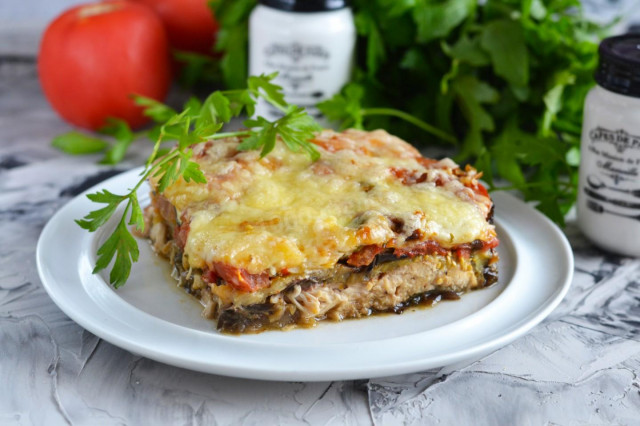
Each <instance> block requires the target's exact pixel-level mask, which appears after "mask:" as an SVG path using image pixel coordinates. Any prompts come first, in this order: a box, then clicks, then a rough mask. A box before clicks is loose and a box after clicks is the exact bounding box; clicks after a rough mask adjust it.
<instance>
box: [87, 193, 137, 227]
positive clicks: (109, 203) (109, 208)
mask: <svg viewBox="0 0 640 426" xmlns="http://www.w3.org/2000/svg"><path fill="white" fill-rule="evenodd" d="M87 198H88V199H89V200H91V201H93V202H94V203H100V204H106V206H105V207H103V208H101V209H98V210H94V211H92V212H90V213H88V214H87V215H86V216H85V217H84V218H83V219H81V220H76V223H77V224H78V225H80V227H81V228H84V229H87V230H88V231H90V232H94V231H95V230H97V229H98V228H100V227H101V226H102V225H104V224H105V223H106V222H107V220H109V218H110V217H111V216H112V215H113V213H114V212H115V211H116V209H117V208H118V205H119V204H120V203H121V202H122V201H123V200H124V199H126V196H122V195H116V194H113V193H111V192H109V191H107V190H106V189H103V190H102V191H99V192H96V193H94V194H87Z"/></svg>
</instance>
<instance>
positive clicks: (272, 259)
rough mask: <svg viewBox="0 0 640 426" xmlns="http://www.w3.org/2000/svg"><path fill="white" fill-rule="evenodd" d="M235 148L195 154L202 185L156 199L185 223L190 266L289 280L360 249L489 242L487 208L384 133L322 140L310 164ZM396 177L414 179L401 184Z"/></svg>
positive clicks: (282, 151) (331, 135)
mask: <svg viewBox="0 0 640 426" xmlns="http://www.w3.org/2000/svg"><path fill="white" fill-rule="evenodd" d="M239 142H240V140H238V139H236V138H231V139H226V140H220V141H215V142H211V143H207V144H201V145H198V146H196V147H194V151H195V154H194V157H193V158H194V161H196V162H198V163H199V164H200V167H201V168H202V171H203V172H204V174H205V176H206V178H207V183H206V184H197V183H193V182H192V183H187V182H185V181H183V180H182V179H180V180H179V181H178V182H176V183H175V184H174V185H172V186H170V187H169V188H167V190H166V191H165V192H164V197H166V198H167V200H168V201H169V202H170V203H171V204H172V205H173V206H175V208H176V210H177V212H176V213H177V217H178V218H181V220H182V221H185V220H186V221H188V223H189V228H190V230H189V233H188V236H187V239H186V245H185V247H184V254H185V258H186V259H188V263H189V266H190V267H193V268H206V267H211V265H212V264H213V263H214V262H222V263H225V264H227V265H231V266H234V267H237V268H243V269H246V270H247V271H248V272H250V273H253V274H258V273H262V272H264V271H267V272H269V275H271V276H274V275H276V274H279V273H282V271H287V273H292V274H295V273H302V272H304V271H306V272H308V271H313V270H320V269H326V268H331V267H333V266H334V265H335V264H336V262H337V261H338V260H339V259H341V258H343V257H344V256H346V255H349V254H350V253H353V252H354V251H355V250H357V249H358V248H359V247H361V246H365V245H370V244H375V245H386V246H388V247H401V246H402V245H403V244H404V243H405V240H406V239H407V238H409V237H411V236H412V235H414V236H415V232H416V231H419V232H420V234H421V235H422V239H429V240H434V241H436V242H437V243H439V244H440V245H441V246H442V247H444V248H449V247H453V246H456V245H458V244H463V243H468V242H471V241H474V240H483V241H488V240H490V239H492V238H493V237H495V229H494V227H493V225H491V224H489V223H488V222H487V220H486V219H487V217H488V215H489V210H490V208H491V201H490V200H489V198H488V197H486V196H483V195H481V194H478V193H477V192H474V191H473V190H472V189H470V188H469V187H468V186H465V185H464V184H463V183H461V181H460V180H459V179H458V178H457V177H456V176H454V175H453V173H452V172H453V170H454V169H456V168H457V166H456V165H455V164H454V163H453V162H452V161H451V160H442V161H440V162H435V163H428V162H425V161H424V159H422V158H421V157H420V155H419V153H418V152H417V151H416V150H415V148H413V147H412V146H411V145H409V144H407V143H406V142H404V141H402V140H400V139H398V138H396V137H393V136H391V135H389V134H388V133H386V132H385V131H382V130H377V131H374V132H363V131H357V130H349V131H346V132H343V133H336V132H333V131H328V130H327V131H324V132H322V133H321V134H319V135H318V136H317V137H316V139H315V141H314V142H315V143H316V145H317V146H318V149H319V151H320V153H321V158H320V160H318V161H317V162H312V161H311V160H310V159H309V157H308V156H307V155H304V154H300V153H293V152H291V151H289V150H288V149H287V148H286V147H285V146H284V144H283V143H281V142H280V141H278V143H277V144H276V148H275V149H274V151H273V152H272V153H270V154H269V155H268V156H266V157H264V158H260V156H259V152H256V151H248V152H239V151H237V146H238V143H239ZM402 173H405V174H408V175H410V176H414V177H415V176H417V177H419V179H417V181H416V182H411V184H407V182H406V181H405V182H403V179H402V178H401V177H399V176H401V175H402ZM468 173H470V174H471V179H472V180H473V173H474V172H473V171H470V172H468ZM151 184H152V186H155V184H156V182H153V181H152V182H151ZM394 221H395V223H397V222H398V221H401V222H402V223H403V227H402V232H401V233H400V234H398V233H396V232H395V231H397V229H395V228H394V226H395V225H394Z"/></svg>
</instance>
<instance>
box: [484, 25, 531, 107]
mask: <svg viewBox="0 0 640 426" xmlns="http://www.w3.org/2000/svg"><path fill="white" fill-rule="evenodd" d="M480 44H481V45H482V47H483V48H484V49H485V50H486V51H487V52H488V53H489V56H490V57H491V62H492V63H493V69H494V71H495V73H496V74H497V75H499V76H501V77H503V78H504V79H505V80H507V81H508V82H509V83H510V84H511V87H512V90H513V91H514V94H515V95H516V97H517V98H518V99H519V100H521V101H522V100H525V99H526V98H527V93H528V92H527V91H526V88H527V85H528V84H529V53H528V51H527V46H526V43H525V39H524V32H523V30H522V26H521V25H520V24H519V23H517V22H515V21H513V20H509V19H502V20H498V21H493V22H490V23H489V24H487V25H486V26H485V27H484V29H483V31H482V37H481V40H480Z"/></svg>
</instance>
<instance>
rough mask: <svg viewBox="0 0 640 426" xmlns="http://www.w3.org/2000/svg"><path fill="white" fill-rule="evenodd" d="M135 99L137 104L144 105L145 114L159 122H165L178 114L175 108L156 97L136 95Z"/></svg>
mask: <svg viewBox="0 0 640 426" xmlns="http://www.w3.org/2000/svg"><path fill="white" fill-rule="evenodd" d="M133 100H134V101H135V103H136V105H139V106H141V107H144V115H146V116H147V117H149V118H151V119H152V120H153V121H155V122H157V123H163V122H165V121H167V120H169V119H171V117H173V116H174V115H176V114H177V113H176V111H175V110H174V109H173V108H171V107H168V106H166V105H165V104H163V103H162V102H158V101H156V100H155V99H151V98H147V97H145V96H140V95H134V97H133Z"/></svg>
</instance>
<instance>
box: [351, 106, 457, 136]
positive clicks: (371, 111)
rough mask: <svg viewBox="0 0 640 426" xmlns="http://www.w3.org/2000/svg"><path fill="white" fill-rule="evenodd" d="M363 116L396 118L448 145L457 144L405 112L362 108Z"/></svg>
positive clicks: (435, 128) (391, 109) (442, 132)
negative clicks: (448, 143)
mask: <svg viewBox="0 0 640 426" xmlns="http://www.w3.org/2000/svg"><path fill="white" fill-rule="evenodd" d="M361 113H362V115H363V116H367V115H390V116H392V117H397V118H400V119H402V120H404V121H406V122H408V123H411V124H413V125H414V126H416V127H419V128H421V129H422V130H424V131H425V132H427V133H431V134H432V135H434V136H437V137H439V138H440V139H442V140H444V141H447V142H450V143H453V144H455V143H458V140H457V139H456V138H455V137H454V136H452V135H450V134H449V133H447V132H445V131H443V130H440V129H438V128H437V127H435V126H432V125H431V124H429V123H426V122H424V121H422V120H420V119H419V118H416V117H414V116H413V115H411V114H407V113H406V112H403V111H400V110H397V109H393V108H364V109H362V111H361Z"/></svg>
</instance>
